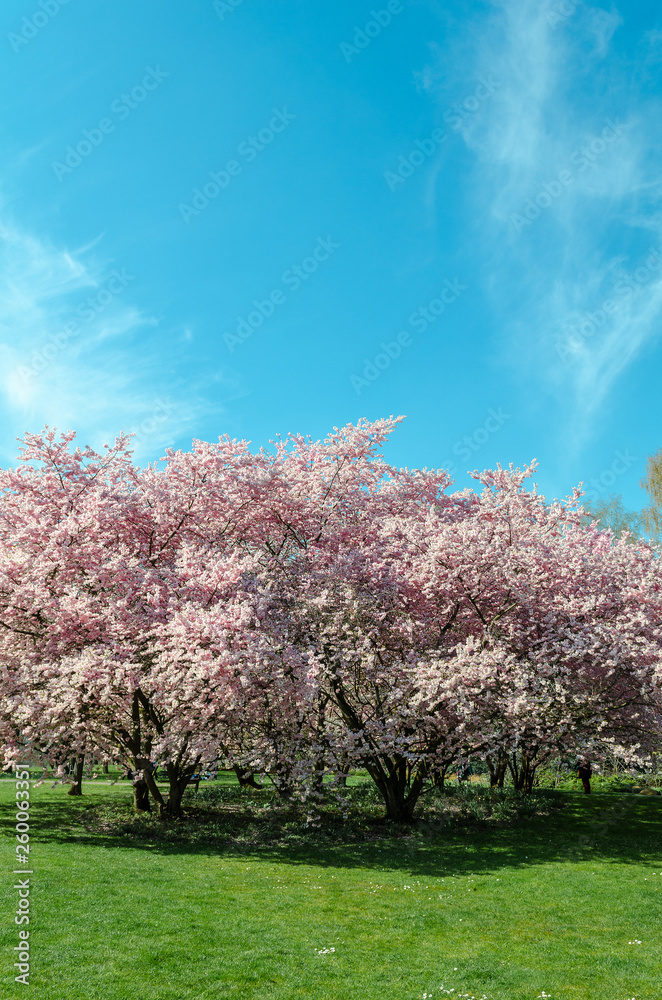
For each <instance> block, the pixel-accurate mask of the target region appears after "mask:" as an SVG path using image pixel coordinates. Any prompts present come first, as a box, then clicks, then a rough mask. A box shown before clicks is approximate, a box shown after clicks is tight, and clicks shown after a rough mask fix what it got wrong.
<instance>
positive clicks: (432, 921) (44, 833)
mask: <svg viewBox="0 0 662 1000" xmlns="http://www.w3.org/2000/svg"><path fill="white" fill-rule="evenodd" d="M225 784H226V786H231V784H232V782H231V781H230V780H228V779H225ZM203 787H204V786H201V790H202V788H203ZM84 792H85V795H84V797H83V798H79V799H76V798H72V797H67V796H66V794H65V789H64V788H63V787H62V786H58V787H57V788H56V789H54V790H51V789H50V788H49V787H48V786H47V785H45V786H42V787H40V788H37V789H33V790H32V793H31V794H32V798H33V802H34V813H33V819H32V821H31V823H32V829H31V837H32V841H31V844H32V854H31V866H32V868H33V869H34V875H33V876H32V886H33V897H32V901H31V902H32V910H31V923H30V931H31V939H30V940H31V945H32V948H33V955H34V957H33V963H32V970H31V984H30V987H29V988H28V989H26V988H25V987H23V986H22V985H20V984H15V983H14V982H13V974H14V973H13V970H12V968H11V966H12V962H13V961H14V959H13V957H12V954H13V953H12V948H13V946H14V945H15V944H16V941H17V928H16V927H15V926H14V924H13V913H14V910H15V908H16V892H15V890H13V889H12V885H13V879H14V876H13V875H12V874H11V872H12V870H13V868H14V864H13V850H14V843H15V842H14V841H13V829H12V827H13V822H14V820H13V815H12V813H11V811H10V810H9V808H8V806H7V803H9V802H10V800H11V797H12V794H13V784H12V782H11V781H1V782H0V797H1V800H2V802H3V805H4V809H3V827H2V829H3V833H4V834H5V840H4V842H5V845H6V850H5V851H4V852H3V856H4V857H5V859H6V863H5V873H6V875H5V880H4V890H3V896H4V906H3V911H4V913H5V918H4V920H3V922H2V929H1V930H2V935H1V936H2V945H3V954H4V956H5V963H4V972H3V989H2V993H1V995H2V996H3V997H4V996H7V997H17V996H25V995H29V996H31V997H34V998H38V1000H42V998H43V1000H65V998H66V1000H79V998H80V1000H95V998H99V1000H134V998H135V1000H138V998H141V1000H184V998H186V1000H189V998H190V1000H194V998H195V1000H202V998H214V1000H217V998H220V1000H224V998H234V997H236V998H242V1000H244V998H260V1000H262V998H273V1000H286V998H287V1000H289V998H299V997H300V998H310V1000H313V998H314V1000H350V998H351V1000H354V998H356V1000H358V998H361V1000H373V998H375V1000H376V998H377V997H379V998H380V1000H386V998H388V1000H392V998H393V1000H404V998H422V997H423V995H424V994H425V993H427V994H428V996H432V997H435V998H436V997H446V996H451V997H457V996H460V997H461V996H462V995H465V996H466V995H467V994H468V995H469V996H471V995H474V996H475V997H476V998H482V997H483V996H487V997H488V998H489V1000H519V998H527V1000H535V998H537V997H540V996H541V995H542V993H543V992H544V993H545V994H547V995H548V996H550V997H551V998H553V1000H626V998H630V997H636V1000H659V997H660V995H661V993H660V986H659V984H660V981H661V974H660V959H661V958H662V949H661V947H660V944H659V940H660V936H659V929H658V928H659V926H660V920H661V917H662V899H661V894H662V843H661V840H662V838H661V836H660V833H661V826H660V821H661V819H662V799H656V798H650V799H647V798H645V797H643V796H635V795H617V794H596V795H593V796H591V797H590V798H589V797H587V796H583V795H579V794H575V793H568V792H566V793H554V792H550V793H548V795H550V796H552V797H554V796H556V797H557V798H556V801H557V804H558V801H559V800H561V799H562V800H564V801H565V803H566V806H565V808H563V809H562V810H560V811H557V812H554V813H553V814H552V815H550V816H543V817H541V816H538V817H535V816H534V817H533V818H530V819H524V820H522V821H520V822H519V823H518V824H517V825H513V826H503V825H501V826H499V825H497V826H490V825H489V824H487V823H481V822H477V823H475V824H473V826H469V827H467V826H466V825H462V824H459V825H456V826H450V827H449V826H447V827H444V828H443V829H442V830H441V831H438V832H435V829H434V828H431V827H430V826H429V825H428V826H427V827H422V828H421V829H417V830H414V831H412V832H409V833H407V835H406V836H403V835H402V834H401V833H400V834H399V835H398V836H395V835H394V831H393V830H391V829H389V828H386V827H381V834H382V836H381V839H374V838H376V837H379V835H380V833H379V831H380V825H379V822H378V820H376V819H375V820H374V821H370V822H366V829H365V831H364V834H365V836H368V837H369V838H371V839H368V840H366V839H365V836H362V833H361V829H360V828H358V829H357V830H355V836H354V839H353V840H351V841H349V842H342V841H339V840H334V839H333V838H332V837H330V836H325V837H322V836H321V835H320V836H319V839H317V840H316V837H317V832H316V829H315V828H309V829H308V832H307V833H305V831H301V830H299V832H298V834H297V837H295V838H294V840H293V841H292V842H289V841H288V839H287V836H286V835H285V834H283V836H282V837H279V838H274V841H273V842H271V843H268V842H264V840H261V841H260V842H257V843H251V841H250V838H249V839H248V840H246V841H245V842H242V841H241V840H240V839H238V838H237V836H236V833H237V827H231V828H228V830H229V832H228V830H226V832H225V834H224V838H222V839H221V841H220V842H218V843H212V842H208V843H193V842H191V838H190V837H188V836H187V835H186V826H185V825H184V826H182V827H181V830H180V835H179V836H177V835H176V832H175V833H174V834H173V837H172V839H171V840H170V841H168V840H160V839H154V838H151V837H148V836H144V837H141V839H140V841H139V842H138V843H137V842H136V840H135V832H134V831H135V827H134V826H133V820H132V819H131V814H130V811H129V805H130V787H128V785H127V783H126V782H125V783H124V784H118V785H115V786H112V787H111V786H110V785H109V784H107V783H103V784H100V783H98V782H86V783H85V785H84ZM232 794H234V795H235V798H236V793H230V792H228V795H230V797H232ZM212 798H213V796H212ZM246 799H247V800H251V801H253V803H255V802H256V800H257V799H259V795H258V796H256V795H255V794H254V793H249V795H248V796H246ZM113 802H115V803H118V804H120V803H125V804H126V807H127V808H126V824H127V830H128V831H129V832H125V833H121V832H113V833H104V832H100V831H99V830H98V829H97V828H96V827H95V825H94V823H92V822H90V819H91V816H92V813H93V812H96V811H95V810H92V809H90V808H89V807H90V806H92V805H94V804H99V805H103V804H104V803H105V804H106V806H107V807H108V811H109V812H110V813H113V809H112V808H110V804H112V803H113ZM368 812H369V810H368ZM115 813H116V810H115ZM469 820H470V818H469ZM256 823H257V821H256ZM258 826H259V824H258ZM258 826H256V827H255V828H256V829H257V828H258ZM113 829H115V828H113ZM297 829H298V828H297ZM334 836H335V835H334ZM233 837H234V838H235V839H234V840H233V841H232V838H233ZM229 841H232V842H229ZM629 941H641V942H642V943H641V944H628V942H629ZM332 949H333V950H332ZM442 990H453V991H454V992H453V993H446V992H442Z"/></svg>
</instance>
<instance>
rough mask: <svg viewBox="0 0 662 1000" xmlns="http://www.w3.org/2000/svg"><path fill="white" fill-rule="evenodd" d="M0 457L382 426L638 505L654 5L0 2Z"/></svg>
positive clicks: (650, 233)
mask: <svg viewBox="0 0 662 1000" xmlns="http://www.w3.org/2000/svg"><path fill="white" fill-rule="evenodd" d="M0 17H1V19H2V30H1V31H0V44H2V45H3V46H4V54H3V58H2V60H1V61H0V74H2V95H3V96H2V114H1V115H0V143H1V147H2V155H1V157H0V163H2V167H1V168H0V362H1V365H0V390H1V392H0V421H1V423H0V462H1V463H2V464H4V465H7V464H10V463H12V462H13V461H14V460H15V456H16V450H17V445H16V440H15V439H16V438H17V437H20V436H21V435H22V434H23V433H24V432H25V431H26V430H30V431H38V430H39V429H40V428H41V427H43V426H44V425H45V424H49V425H51V426H56V427H57V428H58V429H66V428H72V429H75V430H76V431H77V432H78V435H79V438H80V440H81V442H82V443H90V444H92V445H94V446H97V447H98V446H99V445H100V444H102V443H103V442H104V441H107V440H112V439H113V438H114V436H115V434H116V433H118V432H119V431H127V432H128V431H134V432H136V439H135V451H136V458H137V460H138V461H139V462H140V463H141V464H142V463H145V462H147V461H151V460H154V459H157V458H158V457H159V456H160V455H162V453H163V450H164V449H165V448H166V447H176V448H178V447H181V448H187V447H189V446H190V443H191V439H192V438H194V437H197V438H203V439H207V440H215V439H216V438H217V437H218V436H219V435H220V434H225V433H227V434H230V435H231V436H233V437H239V438H248V439H250V440H252V441H253V442H254V444H255V445H256V446H259V445H262V444H266V443H267V442H268V441H269V439H272V438H274V437H275V436H276V435H277V434H279V433H280V434H285V433H287V432H288V431H298V432H302V433H306V434H310V435H312V436H313V437H320V436H323V435H324V434H325V433H326V432H327V431H328V430H330V429H331V428H332V427H333V426H341V425H343V424H345V423H347V422H349V421H352V422H353V421H356V420H357V419H358V418H359V417H363V416H364V417H368V418H371V419H375V418H378V417H381V416H387V415H389V414H406V416H407V420H406V421H405V423H404V424H403V425H401V426H400V428H399V429H398V431H397V433H396V435H395V437H394V438H393V440H392V443H391V444H390V445H389V447H388V451H387V456H388V458H389V459H390V460H391V461H393V462H395V463H397V464H399V465H408V466H410V467H414V466H424V465H426V466H429V467H438V466H448V465H450V464H452V466H453V469H454V474H455V476H456V481H457V484H458V486H464V485H466V483H467V478H466V475H465V472H466V470H467V469H473V468H481V469H482V468H486V467H490V466H493V465H494V464H496V463H497V462H501V463H502V464H508V463H510V462H513V463H515V464H516V465H522V464H524V463H527V462H528V461H530V460H531V459H532V458H534V457H535V458H537V459H538V461H539V463H540V469H539V473H538V474H537V477H536V478H537V481H538V482H539V483H540V486H541V489H542V490H543V492H545V493H546V494H547V495H548V496H550V497H551V496H558V495H565V494H566V493H568V492H569V491H570V490H571V489H572V487H573V485H575V484H576V483H578V482H579V481H580V480H583V481H584V483H585V484H586V488H587V489H588V490H591V491H593V495H594V496H597V495H608V494H609V493H612V492H616V493H622V494H623V496H624V499H625V502H626V504H627V505H629V506H631V507H634V508H638V507H640V506H642V504H643V502H644V495H643V493H642V491H641V489H640V487H639V480H640V478H641V476H642V475H643V473H644V469H645V460H646V455H647V454H650V453H651V452H653V451H656V450H657V449H658V448H660V447H662V425H661V422H660V418H659V414H660V392H659V375H660V362H661V360H662V343H661V340H660V337H659V336H658V331H659V329H660V323H661V314H662V233H661V229H662V215H661V212H660V208H661V205H662V201H661V194H662V189H661V187H660V139H661V137H662V128H661V125H662V116H661V110H662V102H661V100H660V91H661V88H660V74H661V72H662V14H661V13H660V11H659V7H658V5H657V4H654V3H653V2H644V0H639V2H636V3H631V4H629V5H625V3H621V4H620V6H615V5H609V6H605V7H601V6H593V5H590V4H588V3H585V2H575V0H549V2H548V0H536V2H529V0H500V2H494V3H472V2H466V0H463V2H461V3H460V2H455V3H451V2H441V0H411V2H408V0H387V2H386V3H384V2H380V3H377V4H375V5H374V6H373V5H371V4H369V3H366V4H365V5H362V4H360V3H357V2H356V0H352V2H349V0H334V2H332V3H331V2H327V3H324V2H322V0H318V2H315V3H311V2H310V0H232V2H230V0H228V2H224V0H217V2H216V3H214V2H213V0H187V3H186V4H184V3H173V2H170V3H167V2H165V3H164V2H163V0H159V2H157V0H140V3H135V0H131V2H129V0H112V2H111V0H68V2H66V3H62V0H5V2H4V3H3V5H2V12H1V14H0Z"/></svg>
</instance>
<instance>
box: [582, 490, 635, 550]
mask: <svg viewBox="0 0 662 1000" xmlns="http://www.w3.org/2000/svg"><path fill="white" fill-rule="evenodd" d="M584 509H585V510H586V511H587V517H586V519H585V523H586V524H589V523H590V522H591V521H599V522H600V527H601V528H611V530H612V531H613V532H614V534H615V535H616V537H617V538H621V537H622V536H623V535H624V534H626V533H627V534H629V535H630V536H631V538H630V540H631V541H633V542H635V541H637V540H638V539H639V538H641V536H642V534H643V533H644V531H645V528H646V525H645V523H644V519H643V516H642V515H641V514H640V513H638V512H637V511H633V510H628V509H627V508H626V506H625V504H624V503H623V497H622V496H621V495H620V494H618V493H612V495H611V496H609V497H604V498H600V499H597V500H594V501H592V502H591V503H588V504H585V505H584Z"/></svg>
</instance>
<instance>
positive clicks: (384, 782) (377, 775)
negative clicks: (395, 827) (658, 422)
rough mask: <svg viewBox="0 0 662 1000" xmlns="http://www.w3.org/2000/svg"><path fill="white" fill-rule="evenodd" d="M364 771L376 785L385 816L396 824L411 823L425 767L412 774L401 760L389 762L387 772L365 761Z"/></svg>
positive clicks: (379, 766)
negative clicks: (381, 798) (381, 799)
mask: <svg viewBox="0 0 662 1000" xmlns="http://www.w3.org/2000/svg"><path fill="white" fill-rule="evenodd" d="M365 765H366V769H367V771H368V774H369V775H370V777H371V778H372V780H373V781H374V782H375V784H376V785H377V788H378V789H379V791H380V793H381V795H382V797H383V799H384V805H385V806H386V816H387V818H388V819H392V820H394V821H395V822H396V823H412V822H413V819H414V809H415V807H416V803H417V802H418V798H419V796H420V794H421V792H422V790H423V782H424V780H425V774H426V772H425V767H424V766H422V765H419V766H418V767H417V768H416V770H415V771H414V772H413V774H412V772H411V771H410V769H409V768H408V766H407V762H406V761H405V760H403V759H402V758H399V759H397V760H396V761H391V762H389V766H388V772H385V771H384V769H383V768H382V766H381V763H378V764H377V766H375V764H374V763H373V762H370V763H369V762H368V761H365Z"/></svg>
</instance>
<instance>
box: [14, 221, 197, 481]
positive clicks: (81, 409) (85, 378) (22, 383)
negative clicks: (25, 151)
mask: <svg viewBox="0 0 662 1000" xmlns="http://www.w3.org/2000/svg"><path fill="white" fill-rule="evenodd" d="M98 243H99V238H97V239H95V240H92V241H91V242H89V243H88V244H87V245H86V246H84V247H81V248H80V249H78V250H75V251H71V252H70V251H68V250H67V249H66V248H62V247H56V246H53V245H52V244H49V243H48V242H47V241H46V240H44V239H40V238H38V237H37V236H35V235H32V234H28V233H25V232H22V231H21V230H20V229H19V228H17V227H15V226H9V225H0V401H1V403H2V404H4V408H5V410H6V413H5V420H6V422H7V423H8V424H9V426H10V428H11V429H12V431H13V432H14V434H15V436H16V437H22V435H23V434H24V433H25V431H26V430H31V431H34V430H39V429H40V428H41V427H43V426H44V425H45V424H49V425H50V426H55V427H58V429H61V430H64V429H68V428H73V429H74V430H76V431H77V432H78V434H79V437H80V438H81V439H84V442H85V443H89V444H92V445H93V446H99V445H100V444H101V443H102V442H103V441H108V440H111V441H112V440H113V439H114V437H115V435H116V434H117V433H119V432H120V431H124V432H135V433H136V439H135V442H134V453H135V457H136V459H138V460H142V459H145V458H153V457H155V455H157V454H158V453H160V452H161V451H162V450H163V448H164V447H166V446H168V445H171V444H173V443H174V442H175V440H176V439H178V438H180V437H181V436H182V435H183V434H185V433H186V432H187V431H188V430H189V428H190V427H192V425H193V424H194V422H195V418H196V416H198V415H199V413H200V411H201V408H202V405H203V404H201V402H200V400H199V399H196V393H195V389H194V388H192V387H191V386H185V385H184V384H182V383H181V382H180V381H177V379H173V377H172V372H171V369H170V368H169V367H168V366H167V365H164V351H163V340H162V334H161V333H160V331H159V329H158V322H157V320H156V319H155V318H154V317H153V316H150V315H149V314H148V313H146V312H143V311H142V310H141V309H140V308H139V307H138V306H137V305H136V304H135V301H134V293H133V291H132V287H131V286H132V281H133V276H132V275H130V274H128V273H127V272H126V271H125V270H123V269H122V268H117V267H116V266H114V265H113V264H109V263H107V262H104V261H103V260H102V259H100V258H98V257H92V255H91V253H90V251H91V250H92V249H93V248H95V247H98ZM177 339H179V338H176V337H175V336H173V338H172V343H173V345H174V344H175V343H176V340H177ZM173 349H176V348H173ZM14 458H15V451H12V450H11V449H7V451H6V452H5V454H4V455H2V461H3V464H5V463H9V462H12V461H13V460H14Z"/></svg>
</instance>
